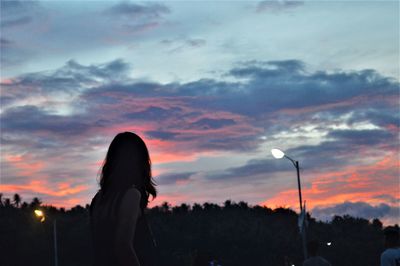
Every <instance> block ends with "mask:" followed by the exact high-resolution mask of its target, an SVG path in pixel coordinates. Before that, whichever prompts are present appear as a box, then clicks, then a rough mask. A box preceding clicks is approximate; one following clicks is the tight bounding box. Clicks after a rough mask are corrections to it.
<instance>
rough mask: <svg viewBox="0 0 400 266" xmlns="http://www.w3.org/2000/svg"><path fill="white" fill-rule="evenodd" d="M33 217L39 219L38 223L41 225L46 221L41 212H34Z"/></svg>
mask: <svg viewBox="0 0 400 266" xmlns="http://www.w3.org/2000/svg"><path fill="white" fill-rule="evenodd" d="M35 215H36V216H37V217H38V218H40V222H41V223H43V222H44V220H46V218H45V216H44V214H43V212H42V211H41V210H35Z"/></svg>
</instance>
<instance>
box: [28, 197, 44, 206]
mask: <svg viewBox="0 0 400 266" xmlns="http://www.w3.org/2000/svg"><path fill="white" fill-rule="evenodd" d="M41 204H42V201H41V200H40V199H39V198H37V197H34V198H33V199H32V201H31V203H30V207H31V208H37V207H39V206H40V205H41Z"/></svg>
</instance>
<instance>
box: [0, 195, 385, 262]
mask: <svg viewBox="0 0 400 266" xmlns="http://www.w3.org/2000/svg"><path fill="white" fill-rule="evenodd" d="M39 204H40V202H32V203H30V204H26V203H25V204H23V205H21V206H18V207H16V206H13V205H12V204H7V205H6V204H2V206H0V207H1V208H0V259H1V263H0V264H1V265H2V266H11V265H29V266H34V265H38V266H39V265H40V266H47V265H54V262H53V238H52V237H53V227H52V225H53V224H52V221H51V218H56V219H57V232H58V233H57V236H58V250H59V266H80V265H87V266H89V265H90V264H91V258H92V247H91V242H90V227H89V214H88V206H86V208H84V207H81V206H76V207H74V208H72V209H71V210H68V211H65V210H64V209H56V208H54V207H43V206H42V207H41V208H42V210H44V212H45V213H46V215H47V216H48V219H47V220H46V221H45V222H44V223H40V222H39V221H38V220H37V218H36V217H35V216H34V214H33V210H34V209H35V208H37V207H38V205H39ZM148 217H149V220H150V223H151V226H152V229H153V231H154V235H155V237H156V239H157V242H158V244H159V254H158V256H159V261H160V265H171V266H179V265H207V261H210V260H212V259H217V260H218V262H219V263H220V264H221V265H222V266H226V265H270V266H275V265H276V266H283V265H285V263H284V260H285V256H287V257H289V259H290V260H291V261H292V263H293V264H295V265H301V261H302V250H301V241H300V236H299V233H298V227H297V214H296V213H295V212H293V211H292V210H290V209H284V208H278V209H275V210H271V209H268V208H263V207H260V206H255V207H249V206H248V205H247V204H246V203H244V202H240V203H239V204H235V203H231V202H230V201H227V202H225V205H224V206H223V207H221V206H218V205H215V204H209V203H205V204H203V205H198V204H195V205H194V206H191V207H189V206H187V205H185V204H183V205H181V206H179V207H174V208H170V207H169V205H168V204H164V205H162V206H161V207H155V208H152V209H150V210H148ZM382 229H383V228H382V223H381V222H380V221H379V220H376V219H375V220H373V221H372V223H371V222H369V221H368V220H365V219H358V218H353V217H349V216H344V217H339V216H338V217H335V218H334V219H333V221H332V222H331V223H322V222H317V221H315V220H314V219H313V218H311V217H309V227H308V238H309V239H318V240H319V241H320V242H321V243H324V245H322V246H321V250H320V253H321V255H322V256H324V257H325V258H326V259H328V260H329V261H330V262H331V263H332V265H340V266H358V265H360V266H361V265H362V266H369V265H370V266H376V265H379V256H380V253H381V252H382V250H383V233H382ZM326 242H332V245H331V246H327V245H325V243H326ZM196 261H197V264H196V263H195V262H196Z"/></svg>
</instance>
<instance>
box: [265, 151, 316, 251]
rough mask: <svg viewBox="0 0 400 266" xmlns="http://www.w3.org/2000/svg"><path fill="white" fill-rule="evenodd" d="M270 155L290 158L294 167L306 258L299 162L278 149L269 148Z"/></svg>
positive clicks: (303, 208)
mask: <svg viewBox="0 0 400 266" xmlns="http://www.w3.org/2000/svg"><path fill="white" fill-rule="evenodd" d="M271 153H272V156H274V158H275V159H281V158H283V157H285V158H286V159H288V160H290V161H291V162H292V163H293V165H294V167H295V168H296V172H297V186H298V190H299V203H300V215H299V219H300V220H299V226H300V232H301V238H302V241H303V254H304V259H307V257H308V256H307V239H306V237H307V236H306V228H305V224H304V221H305V219H306V213H305V206H303V200H302V197H301V184H300V167H299V162H298V161H295V160H293V159H292V158H290V157H289V156H287V155H286V154H285V153H284V152H283V151H281V150H280V149H271Z"/></svg>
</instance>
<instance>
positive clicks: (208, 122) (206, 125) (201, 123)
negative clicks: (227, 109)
mask: <svg viewBox="0 0 400 266" xmlns="http://www.w3.org/2000/svg"><path fill="white" fill-rule="evenodd" d="M235 124H236V122H235V121H234V120H233V119H210V118H202V119H200V120H197V121H196V122H194V123H192V124H191V125H192V127H196V128H200V129H217V128H223V127H226V126H231V125H235Z"/></svg>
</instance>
